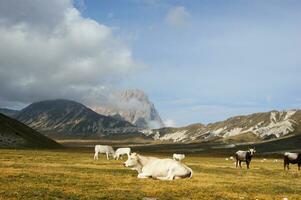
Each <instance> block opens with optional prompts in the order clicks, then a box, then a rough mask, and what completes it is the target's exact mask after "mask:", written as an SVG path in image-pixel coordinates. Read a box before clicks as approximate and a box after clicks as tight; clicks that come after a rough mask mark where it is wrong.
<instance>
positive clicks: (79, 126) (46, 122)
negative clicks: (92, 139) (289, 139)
mask: <svg viewBox="0 0 301 200" xmlns="http://www.w3.org/2000/svg"><path fill="white" fill-rule="evenodd" d="M16 118H17V120H19V121H21V122H23V123H25V124H27V125H29V126H30V127H32V128H34V129H36V130H39V131H42V132H46V133H56V134H57V133H59V134H67V135H93V134H95V133H99V134H101V132H102V130H103V129H107V128H122V127H132V125H131V124H130V123H129V122H126V121H121V120H117V119H114V118H112V117H107V116H103V115H100V114H98V113H96V112H94V111H92V110H91V109H89V108H87V107H86V106H84V105H82V104H80V103H77V102H75V101H70V100H62V99H59V100H48V101H41V102H37V103H33V104H31V105H29V106H27V107H26V108H24V109H22V110H21V111H20V113H19V114H18V115H17V117H16Z"/></svg>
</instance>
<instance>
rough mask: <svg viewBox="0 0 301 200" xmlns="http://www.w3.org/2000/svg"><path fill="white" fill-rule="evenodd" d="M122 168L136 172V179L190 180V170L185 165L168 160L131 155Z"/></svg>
mask: <svg viewBox="0 0 301 200" xmlns="http://www.w3.org/2000/svg"><path fill="white" fill-rule="evenodd" d="M124 166H126V167H130V168H131V169H132V170H137V171H138V178H155V179H159V180H169V181H171V180H174V179H180V178H191V177H192V170H191V169H190V168H189V167H187V166H186V165H184V164H182V163H180V162H178V161H175V160H173V159H170V158H165V159H159V158H155V157H146V156H141V155H139V154H137V153H132V154H131V155H130V157H129V158H128V160H127V161H126V162H125V163H124Z"/></svg>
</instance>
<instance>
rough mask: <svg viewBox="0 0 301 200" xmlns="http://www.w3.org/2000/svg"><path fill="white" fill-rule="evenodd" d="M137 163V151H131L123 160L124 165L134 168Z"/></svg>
mask: <svg viewBox="0 0 301 200" xmlns="http://www.w3.org/2000/svg"><path fill="white" fill-rule="evenodd" d="M138 165H139V157H138V154H137V153H131V155H130V156H129V157H128V160H127V161H125V162H124V166H126V167H130V168H136V167H137V166H138Z"/></svg>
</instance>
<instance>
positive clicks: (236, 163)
mask: <svg viewBox="0 0 301 200" xmlns="http://www.w3.org/2000/svg"><path fill="white" fill-rule="evenodd" d="M237 167H238V160H237V159H236V168H237Z"/></svg>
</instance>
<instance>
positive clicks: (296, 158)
mask: <svg viewBox="0 0 301 200" xmlns="http://www.w3.org/2000/svg"><path fill="white" fill-rule="evenodd" d="M290 163H291V164H298V170H300V168H301V153H290V152H286V153H284V158H283V164H284V170H286V169H287V170H289V164H290Z"/></svg>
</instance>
